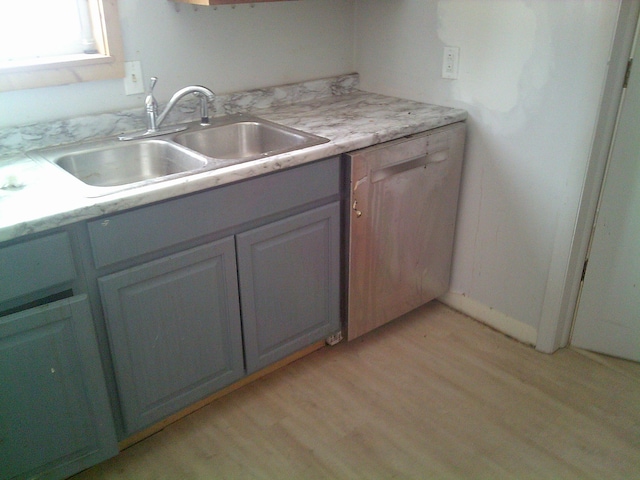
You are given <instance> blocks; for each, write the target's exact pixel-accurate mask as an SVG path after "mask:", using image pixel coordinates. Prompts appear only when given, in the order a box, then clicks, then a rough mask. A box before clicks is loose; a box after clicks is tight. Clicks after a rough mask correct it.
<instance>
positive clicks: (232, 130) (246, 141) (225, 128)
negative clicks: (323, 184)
mask: <svg viewBox="0 0 640 480" xmlns="http://www.w3.org/2000/svg"><path fill="white" fill-rule="evenodd" d="M173 140H174V141H175V142H176V143H179V144H180V145H183V146H185V147H187V148H190V149H191V150H195V151H196V152H199V153H202V154H203V155H206V156H207V157H211V158H216V159H222V160H224V159H226V160H237V161H241V162H244V161H248V160H254V159H257V158H261V157H268V156H271V155H277V154H280V153H286V152H291V151H293V150H299V149H301V148H306V147H311V146H314V145H320V144H321V143H325V142H328V141H329V140H328V139H326V138H323V137H319V136H317V135H312V134H309V133H306V132H301V131H300V130H296V129H293V128H289V127H285V126H284V125H278V124H275V123H271V122H268V121H266V120H262V119H257V118H252V119H246V120H238V121H235V122H233V123H229V124H226V125H217V126H216V125H213V126H205V127H200V128H198V129H196V130H192V131H187V132H185V133H180V134H178V135H176V136H175V137H174V138H173Z"/></svg>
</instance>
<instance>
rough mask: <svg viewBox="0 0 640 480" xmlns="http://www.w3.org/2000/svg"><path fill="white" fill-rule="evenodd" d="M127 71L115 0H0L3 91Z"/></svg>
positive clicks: (0, 80) (118, 75) (0, 84)
mask: <svg viewBox="0 0 640 480" xmlns="http://www.w3.org/2000/svg"><path fill="white" fill-rule="evenodd" d="M122 77H124V64H123V55H122V43H121V40H120V25H119V18H118V12H117V7H116V0H29V1H19V0H0V91H7V90H20V89H25V88H35V87H44V86H50V85H63V84H67V83H76V82H84V81H90V80H101V79H107V78H122Z"/></svg>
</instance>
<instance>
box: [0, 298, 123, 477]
mask: <svg viewBox="0 0 640 480" xmlns="http://www.w3.org/2000/svg"><path fill="white" fill-rule="evenodd" d="M0 386H1V387H0V388H1V393H0V412H2V413H1V415H2V417H1V421H0V439H1V441H0V465H2V468H0V478H2V479H8V478H27V477H30V476H32V475H36V474H42V473H44V472H46V478H64V477H65V476H67V475H71V474H73V473H75V472H78V471H80V470H82V469H83V468H87V467H89V466H91V465H93V464H95V463H98V462H100V461H102V460H104V459H106V458H109V457H111V456H113V455H116V454H117V453H118V447H117V443H116V437H115V429H114V426H113V420H112V418H111V411H110V408H109V403H108V399H107V392H106V387H105V385H104V377H103V374H102V367H101V365H100V358H99V354H98V347H97V343H96V339H95V333H94V330H93V324H92V320H91V314H90V311H89V307H88V301H87V298H86V296H84V295H82V296H79V297H73V298H72V299H69V300H63V301H60V302H55V303H52V304H50V305H46V306H44V307H38V308H33V309H31V310H27V311H25V312H20V313H17V314H14V315H9V316H7V317H3V318H0Z"/></svg>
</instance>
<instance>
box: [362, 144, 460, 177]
mask: <svg viewBox="0 0 640 480" xmlns="http://www.w3.org/2000/svg"><path fill="white" fill-rule="evenodd" d="M448 156H449V150H448V149H446V150H441V151H439V152H434V153H426V154H424V155H418V156H416V157H411V158H408V159H406V160H404V161H403V162H400V163H394V164H393V165H389V166H388V167H383V168H379V169H378V170H372V171H371V173H370V175H371V183H376V182H379V181H380V180H384V179H385V178H389V177H391V176H393V175H397V174H399V173H402V172H406V171H407V170H412V169H414V168H418V167H426V166H427V165H428V164H430V163H438V162H443V161H445V160H446V159H447V157H448Z"/></svg>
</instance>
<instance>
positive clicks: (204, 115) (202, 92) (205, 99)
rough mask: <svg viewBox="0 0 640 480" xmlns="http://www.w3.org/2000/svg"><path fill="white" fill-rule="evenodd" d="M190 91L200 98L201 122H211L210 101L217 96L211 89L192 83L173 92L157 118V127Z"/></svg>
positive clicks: (204, 123) (205, 123)
mask: <svg viewBox="0 0 640 480" xmlns="http://www.w3.org/2000/svg"><path fill="white" fill-rule="evenodd" d="M190 93H193V94H195V95H196V96H197V97H199V98H200V117H201V120H200V123H202V124H203V125H207V124H208V123H209V102H213V101H214V100H215V98H216V96H215V94H214V93H213V92H212V91H211V90H209V89H208V88H206V87H202V86H200V85H191V86H189V87H184V88H181V89H180V90H178V91H177V92H176V93H174V94H173V96H172V97H171V99H170V100H169V103H167V106H166V107H165V109H164V111H163V112H162V113H161V114H160V115H159V116H158V118H157V119H156V127H158V126H160V125H161V124H162V122H163V121H164V119H165V118H167V115H168V114H169V112H170V111H171V110H172V109H173V107H175V105H176V104H177V103H178V102H179V101H180V99H181V98H182V97H184V96H185V95H189V94H190Z"/></svg>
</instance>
